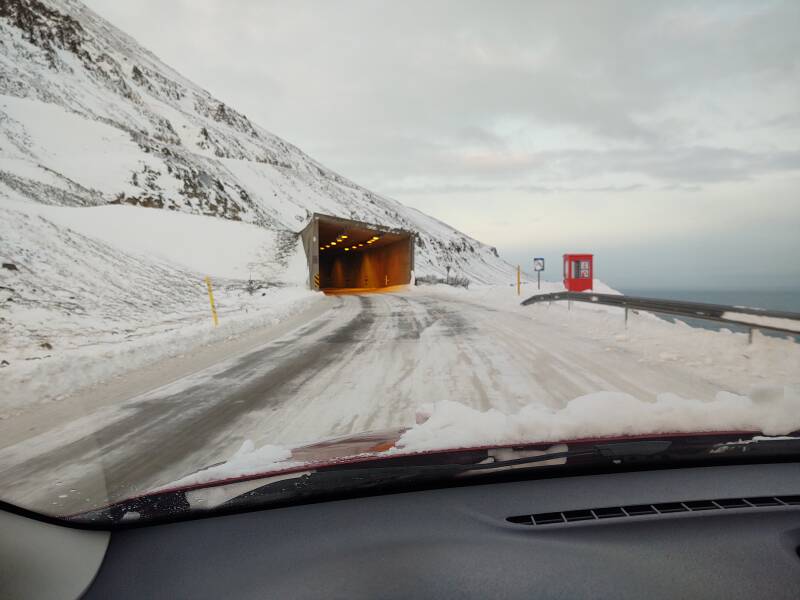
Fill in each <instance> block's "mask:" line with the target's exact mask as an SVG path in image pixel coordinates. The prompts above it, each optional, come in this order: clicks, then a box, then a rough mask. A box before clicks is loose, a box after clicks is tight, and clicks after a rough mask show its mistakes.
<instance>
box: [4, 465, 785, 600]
mask: <svg viewBox="0 0 800 600" xmlns="http://www.w3.org/2000/svg"><path fill="white" fill-rule="evenodd" d="M2 519H3V520H4V522H5V523H6V525H7V524H8V523H9V522H10V521H8V520H9V519H12V520H14V523H15V525H14V527H15V529H14V531H15V534H14V536H15V537H19V536H23V537H25V533H24V532H25V531H26V525H27V526H28V527H29V529H27V531H28V532H29V535H28V536H27V537H28V544H29V545H33V546H35V544H34V541H35V540H38V542H39V543H41V544H42V547H45V546H47V545H48V543H49V545H50V554H47V552H46V551H41V552H38V553H37V552H36V551H35V548H28V549H27V550H25V552H26V553H27V554H26V556H20V555H19V552H20V550H19V545H18V543H15V541H14V540H12V539H9V537H10V533H9V532H10V529H8V527H4V528H2V530H0V558H2V559H3V560H0V564H5V565H6V566H5V567H0V568H2V569H5V570H6V571H9V570H13V572H12V573H11V574H10V575H9V574H8V573H3V577H4V579H2V580H0V581H2V582H3V583H2V585H3V586H6V589H5V590H4V593H5V595H3V594H0V595H3V597H9V598H10V597H21V598H22V597H68V596H65V595H64V594H67V593H71V592H70V590H76V591H78V593H77V594H76V595H80V594H81V593H83V597H85V598H87V599H95V598H118V599H124V598H348V599H352V598H642V597H647V598H649V599H654V598H724V599H725V600H731V599H733V598H787V599H793V600H796V599H797V598H800V554H798V552H799V550H798V549H799V548H800V465H798V464H796V463H776V464H750V465H729V466H713V467H693V468H673V469H662V470H649V471H632V472H619V473H604V474H591V475H588V474H587V475H581V476H570V477H550V478H545V479H527V480H522V481H507V482H503V483H490V484H478V485H463V486H459V487H448V488H444V489H429V490H423V491H414V492H405V493H398V494H385V495H379V496H368V497H360V498H351V499H343V500H337V501H331V502H320V503H314V504H304V505H297V506H289V507H283V508H273V509H266V510H256V511H251V512H246V513H239V514H229V515H224V516H218V517H208V518H200V519H195V520H187V521H182V522H175V523H167V524H159V525H150V526H148V525H142V526H137V527H131V528H126V529H120V530H114V531H111V532H105V531H84V530H77V529H70V528H65V527H61V526H58V525H55V524H46V523H39V522H35V521H32V520H30V519H27V518H26V517H22V516H19V515H11V514H8V513H3V515H2ZM28 521H30V523H27V522H28ZM42 528H44V530H42V531H40V529H42ZM34 530H36V532H35V533H33V532H34ZM56 534H58V535H59V536H61V537H60V538H59V539H60V540H61V541H60V542H59V544H56V546H58V547H59V548H61V552H62V554H63V555H64V557H63V558H62V559H59V558H58V552H55V551H53V542H52V541H51V542H48V535H50V536H52V535H56ZM70 536H74V537H73V538H70ZM70 539H72V541H71V542H70V541H69V540H70ZM59 560H61V561H62V562H63V561H72V563H81V564H80V565H77V566H76V564H72V566H71V567H70V569H65V568H64V566H63V564H61V563H59ZM81 561H82V562H81ZM84 563H85V564H84ZM67 572H69V574H67V575H65V573H67ZM25 573H27V574H28V577H27V579H26V577H25ZM76 573H80V577H82V578H83V579H82V580H81V581H82V582H83V583H81V581H78V580H77V579H76V577H78V576H77V575H76ZM59 577H61V578H62V579H61V580H60V581H59ZM64 577H66V578H67V579H68V578H69V577H71V578H72V580H75V581H72V580H71V581H70V582H69V583H70V585H66V579H64ZM78 579H80V578H78ZM37 586H39V587H38V588H37ZM37 590H38V591H39V592H40V593H37ZM2 591H3V590H2V589H0V592H2ZM48 594H49V595H48ZM59 594H61V595H59ZM72 597H75V595H73V596H72Z"/></svg>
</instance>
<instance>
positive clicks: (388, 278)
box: [300, 213, 414, 290]
mask: <svg viewBox="0 0 800 600" xmlns="http://www.w3.org/2000/svg"><path fill="white" fill-rule="evenodd" d="M300 235H301V237H302V239H303V247H304V248H305V251H306V258H307V259H308V271H309V286H310V287H311V289H319V290H343V289H375V288H383V287H388V286H393V285H403V284H408V283H411V271H413V269H414V234H413V233H412V232H410V231H406V230H403V229H394V228H389V227H383V226H380V225H375V224H371V223H364V222H362V221H353V220H350V219H342V218H340V217H332V216H329V215H322V214H318V213H315V214H314V216H313V217H312V218H311V221H310V222H309V224H308V225H307V226H306V227H305V229H303V231H302V232H301V233H300Z"/></svg>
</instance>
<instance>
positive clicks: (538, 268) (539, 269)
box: [533, 257, 544, 290]
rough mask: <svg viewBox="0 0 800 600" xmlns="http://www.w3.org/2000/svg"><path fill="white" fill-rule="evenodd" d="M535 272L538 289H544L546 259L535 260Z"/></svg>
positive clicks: (538, 258)
mask: <svg viewBox="0 0 800 600" xmlns="http://www.w3.org/2000/svg"><path fill="white" fill-rule="evenodd" d="M533 270H534V271H536V289H537V290H540V289H542V271H544V259H543V258H541V257H537V258H534V259H533Z"/></svg>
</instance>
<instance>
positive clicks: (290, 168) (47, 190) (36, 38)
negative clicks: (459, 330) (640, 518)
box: [0, 0, 511, 282]
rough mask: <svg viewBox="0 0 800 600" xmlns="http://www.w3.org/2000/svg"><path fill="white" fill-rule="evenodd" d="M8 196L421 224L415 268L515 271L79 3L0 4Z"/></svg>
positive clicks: (2, 165)
mask: <svg viewBox="0 0 800 600" xmlns="http://www.w3.org/2000/svg"><path fill="white" fill-rule="evenodd" d="M0 72H2V77H0V200H2V198H13V199H19V198H27V199H30V200H35V201H38V202H40V203H46V204H55V205H61V206H73V207H78V206H95V205H101V204H110V203H114V204H130V205H137V206H142V207H150V208H166V209H171V210H175V211H181V212H186V213H194V214H199V215H207V216H214V217H221V218H225V219H229V220H234V221H244V222H249V223H252V224H255V225H258V226H261V227H264V228H267V229H270V230H273V231H283V232H286V231H291V232H297V231H299V230H300V229H301V228H302V227H303V226H304V224H305V223H306V222H307V221H308V219H309V217H310V215H311V213H313V212H321V213H327V214H332V215H337V216H342V217H347V218H353V219H359V220H365V221H369V222H374V223H381V224H385V225H389V226H393V227H402V228H406V229H411V230H414V231H417V232H418V234H419V235H418V242H417V243H418V246H417V248H416V266H417V272H418V274H423V275H424V274H443V273H444V270H445V267H446V266H448V265H449V266H450V267H451V268H452V269H453V270H454V271H455V272H456V273H461V274H464V275H466V276H468V277H470V278H471V279H472V280H473V281H477V282H496V281H500V280H503V281H507V280H510V271H511V269H510V266H509V265H508V264H507V263H505V262H504V261H502V260H501V259H500V258H499V257H498V256H497V252H496V250H495V249H493V248H490V247H488V246H486V245H484V244H481V243H480V242H478V241H476V240H474V239H472V238H470V237H469V236H467V235H464V234H462V233H460V232H458V231H456V230H455V229H453V228H452V227H449V226H448V225H446V224H444V223H442V222H440V221H438V220H436V219H434V218H432V217H430V216H428V215H425V214H423V213H421V212H419V211H417V210H415V209H411V208H409V207H406V206H403V205H402V204H400V203H398V202H396V201H394V200H392V199H389V198H385V197H382V196H379V195H377V194H374V193H372V192H370V191H369V190H366V189H364V188H362V187H360V186H358V185H356V184H355V183H353V182H351V181H349V180H347V179H345V178H344V177H341V176H340V175H338V174H336V173H334V172H332V171H330V170H329V169H326V168H325V167H324V166H322V165H320V164H319V163H317V162H316V161H314V160H313V159H311V158H310V157H308V156H306V155H305V154H304V153H303V152H301V151H300V150H299V149H297V148H296V147H294V146H292V145H291V144H288V143H287V142H285V141H283V140H282V139H280V138H278V137H276V136H275V135H273V134H271V133H269V132H268V131H266V130H264V129H262V128H261V127H259V126H258V125H256V124H254V123H252V122H251V121H250V120H249V119H248V118H247V117H246V116H244V115H242V114H240V113H238V112H237V111H236V110H235V109H233V108H232V107H230V106H227V105H225V104H224V103H222V102H220V101H219V100H217V99H215V98H213V97H212V96H211V95H210V94H209V93H208V92H207V91H205V90H204V89H202V88H200V87H198V86H197V85H195V84H194V83H192V82H191V81H188V80H187V79H186V78H184V77H183V76H181V75H180V74H179V73H177V72H176V71H174V70H173V69H171V68H170V67H168V66H167V65H165V64H163V63H162V62H161V61H160V60H159V59H158V58H157V57H156V56H154V55H153V54H152V53H150V52H148V51H147V50H145V49H144V48H142V47H141V46H140V45H139V44H137V43H136V41H135V40H133V39H131V38H130V37H129V36H127V35H125V34H124V33H122V32H121V31H119V30H118V29H116V28H115V27H113V26H112V25H110V24H109V23H107V22H106V21H104V20H103V19H101V18H100V17H99V16H97V15H96V14H94V13H93V12H92V11H90V10H89V9H88V8H86V7H85V6H83V5H82V4H81V3H79V2H77V1H76V0H46V1H40V0H4V1H3V2H2V3H0Z"/></svg>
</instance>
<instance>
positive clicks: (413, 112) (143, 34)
mask: <svg viewBox="0 0 800 600" xmlns="http://www.w3.org/2000/svg"><path fill="white" fill-rule="evenodd" d="M87 3H88V4H89V5H90V7H92V8H94V9H95V10H97V11H99V12H100V13H101V14H102V15H103V16H106V17H108V18H110V19H111V20H112V22H114V23H115V24H117V25H118V26H120V27H121V28H122V29H124V30H126V31H127V32H129V33H131V34H132V35H133V36H134V37H136V38H137V39H139V40H140V41H142V42H143V43H144V44H145V45H146V46H148V47H149V48H151V49H152V50H153V51H154V52H155V53H156V54H157V55H158V56H159V57H161V58H162V59H164V60H165V61H166V62H167V63H169V64H171V65H172V66H174V67H176V68H177V69H178V70H179V71H181V72H182V73H184V74H185V75H187V76H188V77H190V78H191V79H193V80H195V81H197V82H198V83H199V84H201V85H203V86H204V87H206V88H207V89H209V90H210V91H211V92H212V93H214V94H216V95H218V96H219V97H220V98H221V99H223V100H224V101H226V102H227V103H229V104H231V105H233V106H235V107H237V108H238V109H241V110H243V111H244V112H245V113H246V114H247V115H248V117H250V118H251V119H252V120H253V121H255V122H257V123H259V124H261V125H263V126H264V127H266V128H267V129H269V130H270V131H273V132H274V133H276V134H278V135H281V136H283V137H285V138H286V139H287V140H289V141H290V142H292V143H294V144H296V145H297V146H299V147H300V148H302V149H303V150H304V151H306V152H308V153H309V154H311V155H312V156H313V157H314V158H316V159H317V160H319V161H320V162H322V163H323V164H326V165H327V166H329V167H331V168H333V169H334V170H336V171H338V172H340V173H341V174H342V175H344V176H346V177H348V178H350V179H352V180H353V181H356V182H358V183H360V184H362V185H365V186H367V187H369V188H371V189H374V190H375V191H377V192H383V193H389V194H392V195H394V196H396V197H397V199H398V200H400V201H403V202H405V203H407V204H411V205H413V206H416V207H418V208H420V209H422V210H425V211H428V212H432V213H433V214H434V216H437V217H440V218H442V219H444V220H449V221H451V222H452V223H453V224H455V225H457V226H461V227H464V228H465V229H466V230H467V232H468V233H471V234H473V235H476V236H478V237H479V238H480V237H483V238H484V239H483V241H486V242H488V243H490V244H493V245H501V244H500V242H501V241H502V239H511V238H513V239H525V237H526V233H527V232H526V230H525V227H526V224H525V222H523V221H522V220H519V219H518V220H515V221H513V222H511V224H510V225H508V227H505V228H502V230H501V228H496V229H492V228H491V227H488V226H486V225H485V224H490V223H497V222H500V221H502V222H506V219H505V215H504V214H498V211H500V210H504V211H506V212H507V213H511V212H513V213H524V212H525V211H526V210H528V208H529V205H530V204H531V203H534V202H536V203H540V202H541V203H544V204H546V202H545V200H547V201H550V202H552V203H557V202H560V201H562V199H563V198H564V197H569V198H570V199H571V200H574V201H575V202H578V203H580V204H585V205H591V206H596V207H601V208H608V206H609V205H608V204H604V203H605V202H606V201H607V198H617V197H620V198H625V201H626V202H628V203H630V204H631V205H635V206H636V209H637V211H638V212H637V214H639V213H641V215H640V218H639V221H638V222H637V223H626V222H625V219H626V216H625V215H626V211H624V210H619V212H618V219H620V220H621V222H620V223H614V224H613V228H612V229H613V232H614V235H616V236H617V237H624V236H619V232H620V231H621V230H622V229H624V228H625V227H628V228H631V227H636V226H637V225H638V223H639V222H647V223H649V224H650V226H651V227H652V228H653V229H652V235H655V234H657V233H659V232H661V233H662V234H664V235H667V234H670V235H672V234H673V233H674V231H680V230H681V226H682V224H681V222H680V215H679V211H678V216H676V217H675V218H673V219H671V220H670V221H669V224H668V225H667V224H665V219H663V218H660V217H661V213H660V211H661V210H662V207H664V206H672V205H676V206H680V205H682V204H683V203H685V202H686V201H687V199H691V201H692V202H695V203H697V204H698V205H703V206H705V203H704V202H703V200H705V199H707V198H709V197H714V198H716V197H717V196H715V194H717V195H718V194H720V193H721V192H720V190H724V191H725V194H724V196H725V197H726V198H727V197H735V198H736V202H738V203H739V204H740V205H741V204H744V203H747V202H751V203H753V205H754V206H759V205H760V203H762V201H763V197H762V196H761V195H759V194H761V191H759V192H758V193H756V192H753V194H754V195H753V196H752V197H747V196H746V193H747V191H748V190H769V189H773V188H775V187H780V189H781V193H782V194H783V197H788V198H795V199H796V197H797V193H798V191H799V190H800V182H798V179H799V178H798V177H797V171H798V169H800V113H798V111H797V98H798V97H800V36H799V35H797V23H798V22H800V2H795V1H792V0H786V1H778V0H775V1H767V2H758V3H756V2H750V1H749V0H731V1H730V2H717V1H711V0H708V1H705V0H698V1H693V2H678V3H671V2H670V3H668V2H639V1H638V0H631V1H616V0H597V1H594V2H577V1H566V2H533V1H529V0H507V1H505V2H503V3H502V4H499V5H498V4H497V3H491V2H483V1H477V0H474V1H473V0H441V1H437V2H429V1H427V0H406V1H404V2H393V3H375V2H371V1H368V0H340V1H337V2H335V3H333V2H319V1H307V0H297V1H295V2H291V3H286V2H278V1H264V0H237V2H236V3H233V4H232V3H229V2H224V1H223V0H175V1H174V2H168V3H165V2H161V1H160V0H139V2H137V3H135V4H131V3H124V2H118V1H117V0H87ZM154 23H159V24H164V26H166V25H167V24H168V25H169V35H164V31H163V28H159V27H155V26H154ZM487 198H492V199H496V198H504V199H506V200H505V201H504V202H505V203H504V204H503V207H502V208H500V207H499V206H498V203H497V202H496V201H493V202H487V201H486V199H487ZM537 206H538V204H537ZM615 206H616V205H615ZM615 210H616V209H615ZM708 210H709V212H707V213H705V216H704V213H702V212H699V213H696V214H693V215H692V216H691V221H689V220H688V219H689V217H686V219H687V221H686V223H685V227H686V228H691V229H692V230H693V231H694V230H695V229H696V228H704V227H705V228H706V229H708V228H709V227H711V225H710V224H711V223H714V224H715V225H714V226H715V227H718V226H719V224H720V223H724V222H725V219H724V218H717V217H719V216H720V215H719V214H718V211H716V209H715V210H711V209H708ZM775 210H780V211H783V212H782V213H780V214H777V216H776V217H775V218H777V219H778V220H781V219H783V221H784V222H788V221H789V220H791V219H795V220H796V218H795V217H796V214H797V212H798V207H797V204H796V201H795V202H794V204H792V203H787V204H782V205H780V207H777V206H776V208H775ZM792 211H794V212H792ZM600 212H602V211H600ZM723 216H724V215H723ZM731 227H732V226H731ZM659 228H660V229H659ZM550 229H551V231H553V232H558V230H557V229H554V228H553V227H551V228H550ZM731 232H732V233H731V235H734V233H733V229H731ZM552 235H555V233H553V234H552ZM563 235H564V236H565V238H564V239H565V240H568V239H569V238H568V237H567V236H568V235H569V234H568V233H567V232H566V231H565V232H564V233H563ZM499 236H502V239H501V238H500V237H499ZM651 237H652V236H651ZM696 239H697V240H701V239H702V235H701V234H700V233H698V234H697V238H696ZM696 243H698V244H701V243H702V242H699V241H698V242H696ZM759 243H762V244H765V245H766V246H765V247H767V248H770V247H772V248H774V251H775V252H776V253H778V252H779V251H782V250H780V248H779V247H778V245H777V241H773V240H770V239H769V237H768V236H767V237H765V238H764V239H761V240H760V242H759ZM501 246H502V245H501ZM665 247H666V245H665ZM759 252H761V250H759ZM759 256H762V254H759Z"/></svg>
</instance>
